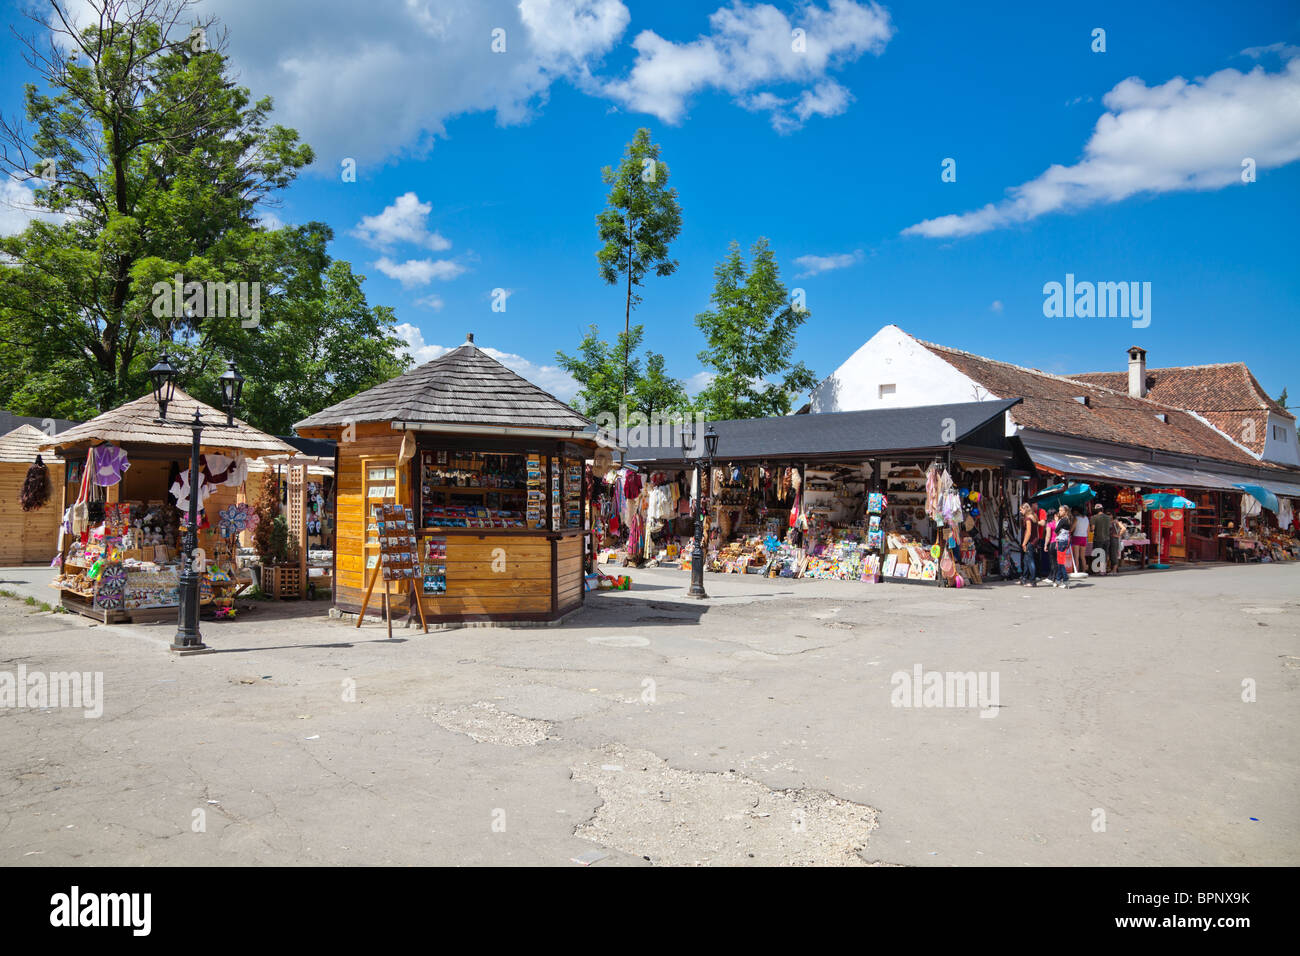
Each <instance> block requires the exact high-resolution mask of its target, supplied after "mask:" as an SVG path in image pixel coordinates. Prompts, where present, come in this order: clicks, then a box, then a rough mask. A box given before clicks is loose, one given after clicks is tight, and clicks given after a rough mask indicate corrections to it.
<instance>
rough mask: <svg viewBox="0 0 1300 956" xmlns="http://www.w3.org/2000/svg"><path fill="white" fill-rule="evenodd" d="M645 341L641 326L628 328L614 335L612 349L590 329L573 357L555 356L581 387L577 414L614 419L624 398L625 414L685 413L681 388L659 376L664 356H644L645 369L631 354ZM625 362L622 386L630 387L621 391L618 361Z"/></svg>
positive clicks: (596, 330) (685, 400) (621, 364)
mask: <svg viewBox="0 0 1300 956" xmlns="http://www.w3.org/2000/svg"><path fill="white" fill-rule="evenodd" d="M644 337H645V327H644V326H642V325H634V326H632V328H631V329H630V330H629V331H628V332H627V333H620V335H619V337H618V344H617V345H611V344H610V343H608V342H605V341H604V340H602V339H601V338H600V329H599V328H597V327H596V326H595V325H592V326H590V327H589V331H588V332H587V334H586V335H584V336H583V338H582V341H581V342H579V343H578V351H577V354H576V355H568V354H566V353H564V352H558V351H557V352H556V353H555V358H556V362H557V364H559V366H560V367H561V368H563V369H564V370H565V371H566V372H568V373H569V374H570V375H572V376H573V377H574V378H575V379H577V380H578V382H580V383H581V384H582V389H581V390H580V391H579V392H578V396H577V404H578V406H579V411H581V412H582V413H583V414H585V415H586V416H587V417H589V418H595V416H597V415H599V414H600V413H601V412H608V413H610V414H612V415H617V414H618V407H619V404H620V402H622V401H623V399H624V395H625V394H626V396H627V405H628V409H629V411H640V412H643V413H644V414H645V415H646V416H649V415H650V414H651V413H652V412H660V413H662V412H667V411H678V410H680V411H685V410H687V409H689V407H690V400H689V399H688V398H687V396H686V389H685V386H683V384H682V383H681V382H680V381H679V380H677V379H675V378H671V377H670V376H668V375H667V374H666V373H665V372H664V357H663V356H662V355H659V354H657V353H654V352H650V351H648V350H647V351H646V353H645V363H646V364H645V370H644V371H643V370H642V366H641V359H639V358H637V357H636V356H635V355H633V353H634V352H636V350H637V349H638V348H640V346H641V341H642V339H643V338H644ZM629 356H630V358H628V359H627V365H626V368H627V376H628V378H627V381H628V382H629V383H630V385H631V388H630V389H629V390H628V392H627V393H625V392H624V388H623V374H624V361H625V357H629Z"/></svg>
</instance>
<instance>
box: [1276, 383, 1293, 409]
mask: <svg viewBox="0 0 1300 956" xmlns="http://www.w3.org/2000/svg"><path fill="white" fill-rule="evenodd" d="M1277 403H1278V404H1279V405H1281V406H1282V407H1283V408H1286V409H1289V408H1290V406H1289V405H1287V403H1286V386H1285V385H1284V386H1282V394H1281V395H1279V396H1278V397H1277Z"/></svg>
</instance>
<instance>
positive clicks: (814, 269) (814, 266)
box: [794, 249, 862, 276]
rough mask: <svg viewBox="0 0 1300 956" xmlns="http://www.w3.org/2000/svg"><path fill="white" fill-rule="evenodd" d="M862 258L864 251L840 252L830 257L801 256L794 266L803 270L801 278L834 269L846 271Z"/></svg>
mask: <svg viewBox="0 0 1300 956" xmlns="http://www.w3.org/2000/svg"><path fill="white" fill-rule="evenodd" d="M861 258H862V250H861V249H855V250H854V251H853V252H840V253H836V254H835V255H830V256H799V258H797V259H795V260H794V264H795V265H797V266H798V267H799V268H800V269H802V270H803V271H802V272H800V273H799V275H800V276H815V275H818V274H820V273H822V272H830V271H832V270H834V269H846V268H848V267H849V266H851V265H853V264H854V263H855V262H857V261H858V260H860V259H861Z"/></svg>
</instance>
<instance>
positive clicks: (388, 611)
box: [384, 578, 393, 641]
mask: <svg viewBox="0 0 1300 956" xmlns="http://www.w3.org/2000/svg"><path fill="white" fill-rule="evenodd" d="M388 587H389V581H388V578H384V620H386V621H387V622H388V639H389V640H390V641H391V640H392V639H393V602H392V599H391V598H390V597H389V596H388Z"/></svg>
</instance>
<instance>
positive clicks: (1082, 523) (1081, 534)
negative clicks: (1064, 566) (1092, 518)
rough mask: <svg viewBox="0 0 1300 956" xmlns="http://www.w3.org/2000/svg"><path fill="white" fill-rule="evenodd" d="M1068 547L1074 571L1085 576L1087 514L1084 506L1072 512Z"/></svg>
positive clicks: (1086, 562)
mask: <svg viewBox="0 0 1300 956" xmlns="http://www.w3.org/2000/svg"><path fill="white" fill-rule="evenodd" d="M1070 547H1071V549H1072V550H1073V551H1074V570H1076V571H1081V572H1083V573H1084V574H1087V573H1088V572H1087V567H1088V555H1087V552H1088V514H1087V510H1086V506H1085V507H1083V508H1079V509H1078V510H1077V511H1075V512H1074V530H1073V532H1072V533H1071V534H1070Z"/></svg>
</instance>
